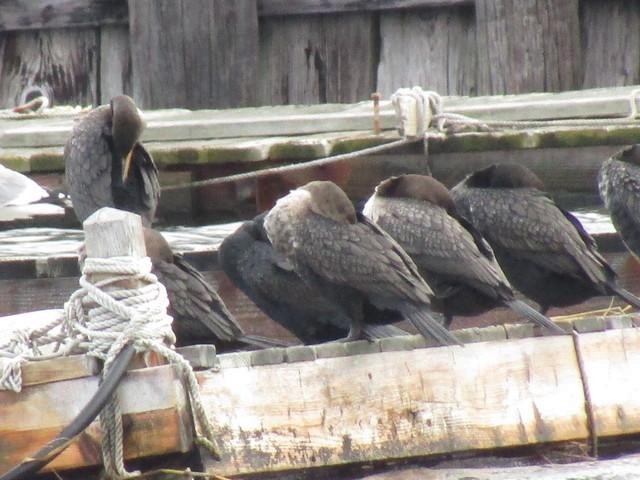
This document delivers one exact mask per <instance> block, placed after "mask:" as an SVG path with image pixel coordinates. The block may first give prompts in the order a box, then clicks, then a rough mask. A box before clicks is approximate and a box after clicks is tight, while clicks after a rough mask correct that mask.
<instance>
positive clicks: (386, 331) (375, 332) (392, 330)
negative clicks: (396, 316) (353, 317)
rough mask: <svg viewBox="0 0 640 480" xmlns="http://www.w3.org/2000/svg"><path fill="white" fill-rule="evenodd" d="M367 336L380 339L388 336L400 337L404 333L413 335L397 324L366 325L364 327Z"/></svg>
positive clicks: (371, 338)
mask: <svg viewBox="0 0 640 480" xmlns="http://www.w3.org/2000/svg"><path fill="white" fill-rule="evenodd" d="M363 333H364V336H365V338H367V339H368V340H378V339H381V338H388V337H399V336H403V335H411V334H410V333H409V332H407V331H406V330H403V329H402V328H400V327H396V326H395V325H365V326H364V328H363Z"/></svg>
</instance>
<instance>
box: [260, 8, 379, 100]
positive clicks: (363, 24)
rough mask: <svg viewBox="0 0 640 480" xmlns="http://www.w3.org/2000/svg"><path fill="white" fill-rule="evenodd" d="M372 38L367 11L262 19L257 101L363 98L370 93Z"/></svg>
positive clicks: (374, 56)
mask: <svg viewBox="0 0 640 480" xmlns="http://www.w3.org/2000/svg"><path fill="white" fill-rule="evenodd" d="M375 38H376V24H375V21H374V16H373V14H371V13H359V14H355V13H346V14H341V15H335V14H331V15H321V16H317V17H313V16H310V17H269V18H265V19H263V20H261V23H260V57H259V60H260V64H259V76H260V79H261V81H260V82H259V84H258V88H259V92H258V103H260V104H266V105H280V104H310V103H326V102H355V101H359V100H365V99H368V98H369V96H370V94H371V93H372V92H373V91H374V89H375V67H376V65H375V63H376V62H377V54H376V40H375Z"/></svg>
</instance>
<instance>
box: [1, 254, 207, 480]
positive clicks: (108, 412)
mask: <svg viewBox="0 0 640 480" xmlns="http://www.w3.org/2000/svg"><path fill="white" fill-rule="evenodd" d="M102 277H105V279H104V280H100V281H96V282H95V283H94V282H92V281H90V279H91V278H102ZM120 282H123V283H125V284H131V283H132V282H134V283H140V284H142V286H141V287H139V288H135V289H123V288H119V287H117V285H118V284H120ZM80 287H81V288H80V289H79V290H77V291H76V292H75V293H73V294H72V295H71V297H70V298H69V300H68V301H67V302H66V303H65V306H64V312H63V314H62V315H60V317H59V318H57V319H55V320H54V321H52V322H50V323H49V324H47V325H45V326H44V327H41V328H39V329H33V330H31V331H29V330H18V331H16V332H14V334H13V336H12V337H11V338H10V339H9V340H8V341H7V342H5V343H4V344H2V345H0V357H3V358H0V367H1V369H0V389H6V390H12V391H15V392H19V391H20V390H21V388H22V379H21V374H20V370H21V369H20V365H21V363H22V362H24V361H25V360H40V359H43V358H53V357H57V356H61V355H67V354H69V353H80V352H83V353H87V354H88V355H92V356H94V357H97V358H99V359H102V360H104V367H103V371H102V375H103V376H104V375H106V374H107V372H108V371H109V369H110V367H111V365H112V362H113V361H114V360H115V359H116V357H117V356H118V354H119V353H120V351H121V350H122V349H123V348H124V347H125V346H126V345H127V344H129V343H131V344H133V346H134V348H135V349H136V351H138V352H156V353H158V354H159V355H162V356H163V357H164V358H166V359H167V360H168V361H169V362H170V363H171V364H173V365H175V366H176V370H177V372H178V374H179V376H180V378H181V379H182V381H183V383H184V385H185V390H186V391H187V395H188V397H189V400H190V402H189V403H190V406H191V409H192V415H193V418H194V422H195V426H196V433H197V435H196V440H197V441H198V443H199V444H201V445H205V446H208V447H209V449H210V450H211V451H212V453H214V454H217V451H218V450H217V444H216V442H215V437H214V432H213V427H212V425H211V423H210V421H209V419H208V418H207V416H206V413H205V410H204V406H203V404H202V400H201V398H200V392H199V389H198V383H197V380H196V377H195V374H194V373H193V370H192V368H191V365H190V364H189V363H188V362H187V361H186V360H185V359H184V358H183V357H182V356H181V355H179V354H178V353H176V351H175V350H173V349H172V348H171V346H172V345H173V343H175V336H174V334H173V331H172V330H171V322H172V318H171V317H170V316H169V315H167V313H166V311H167V307H168V304H169V301H168V298H167V292H166V290H165V288H164V286H163V285H162V284H161V283H159V282H158V280H157V278H156V276H155V275H153V274H152V273H151V261H150V260H149V258H146V257H145V258H142V259H138V258H131V257H112V258H107V259H101V258H87V259H86V260H85V262H84V265H83V268H82V277H81V278H80ZM105 290H107V291H105ZM45 347H46V348H47V349H48V352H47V353H44V354H43V350H44V349H45ZM100 423H101V426H102V429H103V431H104V440H103V444H102V454H103V461H104V466H105V471H106V474H107V476H108V477H109V478H129V477H131V476H134V475H136V474H138V472H127V470H126V469H125V467H124V461H123V453H122V413H121V410H120V406H119V402H118V396H117V392H116V394H114V395H113V397H112V398H111V399H110V401H109V402H108V403H107V405H106V406H105V408H104V410H103V411H102V413H101V414H100Z"/></svg>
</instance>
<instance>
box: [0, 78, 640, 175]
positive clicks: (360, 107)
mask: <svg viewBox="0 0 640 480" xmlns="http://www.w3.org/2000/svg"><path fill="white" fill-rule="evenodd" d="M634 90H635V88H634V87H615V88H610V89H593V90H582V91H573V92H562V93H545V94H525V95H507V96H494V97H443V111H445V112H451V113H457V114H463V115H469V116H472V117H474V118H478V119H481V120H507V121H509V120H548V119H566V118H599V117H625V116H627V115H628V114H629V112H630V101H631V99H632V96H631V94H632V92H633V91H634ZM636 103H637V101H636ZM144 117H145V119H146V121H147V129H146V130H145V132H144V134H143V139H144V140H145V141H147V142H169V141H186V140H188V141H194V140H207V141H208V140H211V139H228V140H226V142H227V146H228V147H233V146H234V145H235V144H237V143H240V142H242V141H241V140H233V139H234V138H238V139H239V138H243V137H269V136H291V135H296V136H297V135H311V134H326V133H336V132H361V131H371V130H372V128H373V104H372V102H370V101H367V102H360V103H355V104H325V105H310V106H294V105H288V106H277V107H260V108H241V109H231V110H197V111H188V110H156V111H148V112H146V113H145V114H144ZM72 124H73V120H72V118H71V117H68V116H67V117H53V118H40V119H24V120H20V121H17V120H10V119H0V147H5V148H19V147H22V148H36V147H56V146H57V147H60V146H62V145H64V143H65V141H66V139H67V137H68V136H69V133H70V131H71V127H72ZM380 124H381V127H382V129H383V130H395V128H396V125H397V122H396V116H395V112H394V110H393V107H392V105H391V103H390V101H388V100H385V101H382V102H380ZM612 128H613V127H612ZM498 130H500V129H498ZM479 135H482V134H479ZM485 135H486V134H485ZM329 141H330V140H329ZM567 146H569V145H567ZM194 148H196V146H194ZM0 161H2V162H3V163H4V161H3V160H2V159H0ZM56 168H60V166H57V167H56Z"/></svg>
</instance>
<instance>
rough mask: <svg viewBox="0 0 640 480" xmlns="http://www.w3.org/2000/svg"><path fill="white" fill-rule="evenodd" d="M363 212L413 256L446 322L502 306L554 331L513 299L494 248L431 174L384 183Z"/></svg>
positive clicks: (557, 330) (545, 320)
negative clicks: (455, 317) (461, 212)
mask: <svg viewBox="0 0 640 480" xmlns="http://www.w3.org/2000/svg"><path fill="white" fill-rule="evenodd" d="M364 214H365V215H366V216H367V217H368V218H369V219H370V220H372V221H373V222H375V223H377V224H378V225H379V226H380V227H382V228H383V229H384V230H385V231H386V232H387V233H388V234H389V235H391V236H392V237H393V238H394V239H395V240H396V241H397V242H398V243H399V244H400V246H401V247H402V248H404V250H405V251H406V252H407V253H408V254H409V255H410V256H411V258H412V259H413V261H414V262H415V263H416V265H417V266H418V269H419V271H420V274H421V275H422V277H423V278H424V279H425V280H426V281H427V283H428V284H429V286H431V288H432V289H433V291H434V292H435V295H436V298H437V300H438V301H437V302H434V308H438V307H439V308H441V309H442V312H443V314H444V316H445V319H446V324H447V326H448V325H449V324H450V322H451V319H452V317H453V316H454V315H477V314H480V313H484V312H486V311H487V310H490V309H493V308H495V307H498V306H501V305H504V306H508V307H510V308H511V309H512V310H514V311H515V312H516V313H518V314H519V315H522V316H525V317H527V318H528V319H529V320H531V321H533V322H535V323H536V324H538V325H540V326H541V327H544V328H547V329H549V330H551V331H552V332H555V333H565V332H564V330H562V329H561V328H560V327H558V326H557V325H556V324H555V323H553V322H552V321H551V320H550V319H548V318H547V317H545V316H544V315H542V314H540V313H539V312H537V311H536V310H535V309H533V308H531V307H530V306H529V305H527V304H526V303H524V302H522V301H521V300H518V299H516V298H515V294H514V291H513V288H512V287H511V285H510V284H509V281H508V280H507V278H506V277H505V275H504V273H503V272H502V270H501V269H500V266H499V265H498V263H497V262H496V259H495V257H494V255H493V251H492V250H491V247H490V246H489V244H488V243H487V242H486V240H485V239H484V238H482V236H481V235H480V234H479V233H478V231H477V230H476V229H475V228H473V226H472V225H471V224H469V222H467V221H465V220H464V219H462V218H460V216H459V215H458V213H457V211H456V207H455V204H454V203H453V199H452V198H451V195H450V194H449V190H448V189H447V188H446V187H445V186H444V185H442V184H441V183H440V182H439V181H438V180H436V179H435V178H433V177H427V176H424V175H401V176H398V177H391V178H388V179H386V180H384V181H383V182H381V183H380V184H379V185H378V186H377V187H376V189H375V193H374V194H373V195H372V196H371V197H370V198H369V200H368V201H367V203H366V205H365V208H364Z"/></svg>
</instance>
